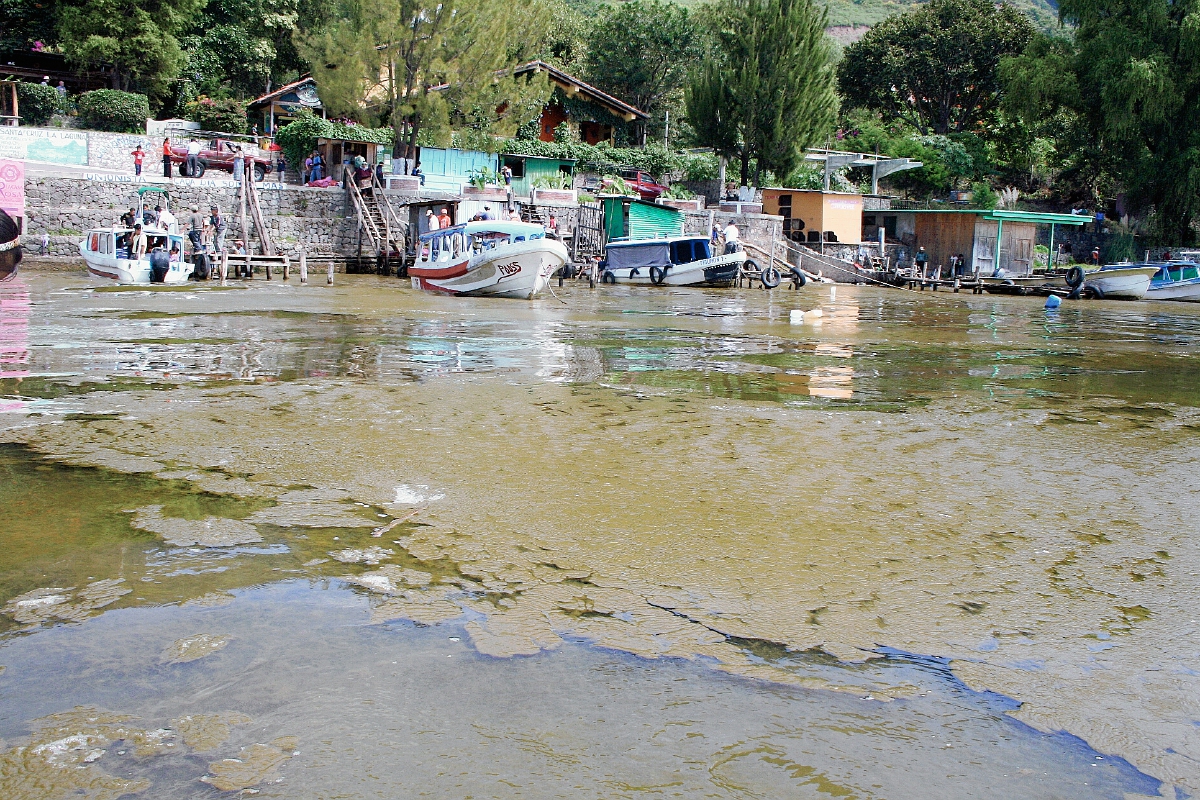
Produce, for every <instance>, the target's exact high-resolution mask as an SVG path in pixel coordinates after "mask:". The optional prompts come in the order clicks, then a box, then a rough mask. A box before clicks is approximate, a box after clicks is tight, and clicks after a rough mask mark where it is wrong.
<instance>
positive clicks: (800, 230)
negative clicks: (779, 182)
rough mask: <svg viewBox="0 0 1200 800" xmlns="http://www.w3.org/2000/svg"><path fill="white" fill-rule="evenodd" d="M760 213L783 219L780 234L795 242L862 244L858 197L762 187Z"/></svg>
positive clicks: (861, 209)
mask: <svg viewBox="0 0 1200 800" xmlns="http://www.w3.org/2000/svg"><path fill="white" fill-rule="evenodd" d="M762 205H763V213H764V214H774V215H776V216H780V217H783V235H784V236H786V237H787V238H789V239H791V240H792V241H795V242H810V243H814V244H815V243H819V242H822V241H825V242H842V243H844V244H858V243H859V242H860V241H862V225H863V198H862V195H861V194H851V193H847V192H823V191H819V190H814V189H784V188H765V189H763V190H762Z"/></svg>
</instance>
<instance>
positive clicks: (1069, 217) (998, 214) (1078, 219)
mask: <svg viewBox="0 0 1200 800" xmlns="http://www.w3.org/2000/svg"><path fill="white" fill-rule="evenodd" d="M889 211H891V213H894V214H975V215H976V216H979V217H983V218H984V219H990V220H996V221H1000V220H1003V221H1004V222H1032V223H1034V224H1037V225H1086V224H1088V223H1089V222H1091V221H1092V217H1091V216H1079V215H1078V214H1052V213H1049V212H1042V211H1008V210H1004V209H986V208H893V209H881V210H880V209H877V210H875V211H872V212H869V213H874V214H886V213H888V212H889Z"/></svg>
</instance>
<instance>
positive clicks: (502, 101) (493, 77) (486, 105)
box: [297, 0, 550, 149]
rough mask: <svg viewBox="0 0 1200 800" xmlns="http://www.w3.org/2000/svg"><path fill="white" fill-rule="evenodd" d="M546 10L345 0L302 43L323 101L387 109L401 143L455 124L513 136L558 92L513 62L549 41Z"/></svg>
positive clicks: (496, 2) (527, 3) (360, 109)
mask: <svg viewBox="0 0 1200 800" xmlns="http://www.w3.org/2000/svg"><path fill="white" fill-rule="evenodd" d="M543 12H544V10H543V9H542V8H541V6H539V5H537V4H536V2H535V0H460V1H459V2H458V3H456V4H454V5H449V4H444V3H441V2H436V0H341V2H340V3H339V4H338V5H337V6H336V7H335V13H334V14H333V19H332V20H331V21H330V22H329V24H327V25H325V26H323V27H321V28H315V29H313V30H311V31H309V32H307V33H306V34H303V35H300V36H299V37H298V39H297V44H298V47H299V50H300V52H301V54H302V55H303V56H304V57H305V58H306V59H308V61H309V62H310V63H311V64H312V67H313V76H314V77H315V78H316V80H317V83H318V84H319V85H320V87H321V100H322V102H323V103H324V105H325V107H326V108H327V109H329V110H330V111H332V112H333V113H335V114H345V115H347V116H352V117H355V118H359V119H363V118H365V116H366V115H368V114H370V115H371V116H374V115H375V114H381V115H382V118H383V119H385V120H386V121H387V123H388V124H390V125H391V126H392V128H393V129H394V130H395V132H396V141H397V144H398V145H399V144H400V143H401V142H403V143H404V144H405V145H409V146H414V145H416V143H417V141H418V139H419V137H420V136H421V133H422V131H425V132H427V133H428V134H429V135H430V136H431V137H432V138H433V140H434V141H437V142H439V143H441V142H446V141H448V140H449V138H450V132H451V126H452V125H453V126H454V127H465V128H469V129H471V130H474V131H477V132H479V133H497V134H501V135H505V136H511V135H513V134H514V133H516V131H517V129H518V128H519V127H520V126H521V125H523V124H525V123H526V122H528V121H529V120H530V119H531V118H532V117H535V116H537V115H538V113H539V112H540V110H541V106H542V104H543V103H544V102H545V101H546V99H547V97H549V94H550V84H549V81H548V80H547V78H546V75H545V73H538V74H535V75H532V76H520V77H518V76H516V75H514V74H513V69H512V68H513V67H515V66H517V64H518V63H520V60H521V58H520V56H523V55H525V54H526V53H527V52H532V51H533V50H535V49H536V47H537V45H538V44H539V42H540V41H541V39H542V35H543V33H544V31H545V23H546V20H545V14H544V13H543ZM510 44H511V45H512V47H511V49H510ZM368 98H369V99H370V106H371V107H372V110H371V111H365V110H364V109H366V108H367V105H368V102H367V101H368ZM397 149H399V148H397Z"/></svg>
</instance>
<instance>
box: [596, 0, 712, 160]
mask: <svg viewBox="0 0 1200 800" xmlns="http://www.w3.org/2000/svg"><path fill="white" fill-rule="evenodd" d="M590 44H591V46H590V48H589V50H588V55H587V71H586V77H587V79H588V81H589V82H591V83H592V84H594V85H595V86H596V87H597V88H600V89H603V90H604V91H606V92H608V93H609V94H612V95H614V96H616V97H619V98H621V99H622V100H624V101H626V102H628V103H630V104H632V105H634V106H636V107H637V108H640V109H641V110H642V111H645V112H646V113H647V114H649V115H650V117H651V120H652V123H653V124H652V125H651V126H650V135H652V136H654V137H656V138H662V137H661V133H660V132H661V131H662V130H663V124H664V115H665V113H666V112H667V111H671V112H673V113H672V116H673V117H676V118H678V117H679V111H680V110H681V109H682V100H683V86H684V83H685V82H686V81H687V73H688V69H690V67H691V65H692V64H694V63H695V62H697V61H699V60H700V59H702V58H703V57H704V56H705V54H706V51H707V49H708V46H707V45H708V37H707V35H706V32H705V29H704V27H703V26H702V25H701V24H700V22H699V20H698V19H697V16H696V15H695V14H692V13H691V12H689V11H688V9H686V8H682V7H680V6H678V5H675V4H671V3H660V2H659V1H658V0H633V2H629V3H622V4H617V5H613V6H609V7H608V8H607V9H606V10H605V11H604V13H603V14H602V15H601V17H600V19H599V21H598V22H597V23H596V25H595V27H594V28H593V30H592V35H591V41H590Z"/></svg>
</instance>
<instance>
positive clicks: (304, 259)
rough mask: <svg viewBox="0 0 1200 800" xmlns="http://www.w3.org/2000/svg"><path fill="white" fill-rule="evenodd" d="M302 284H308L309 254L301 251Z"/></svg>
mask: <svg viewBox="0 0 1200 800" xmlns="http://www.w3.org/2000/svg"><path fill="white" fill-rule="evenodd" d="M300 282H301V283H308V253H306V252H304V251H303V250H301V251H300Z"/></svg>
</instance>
